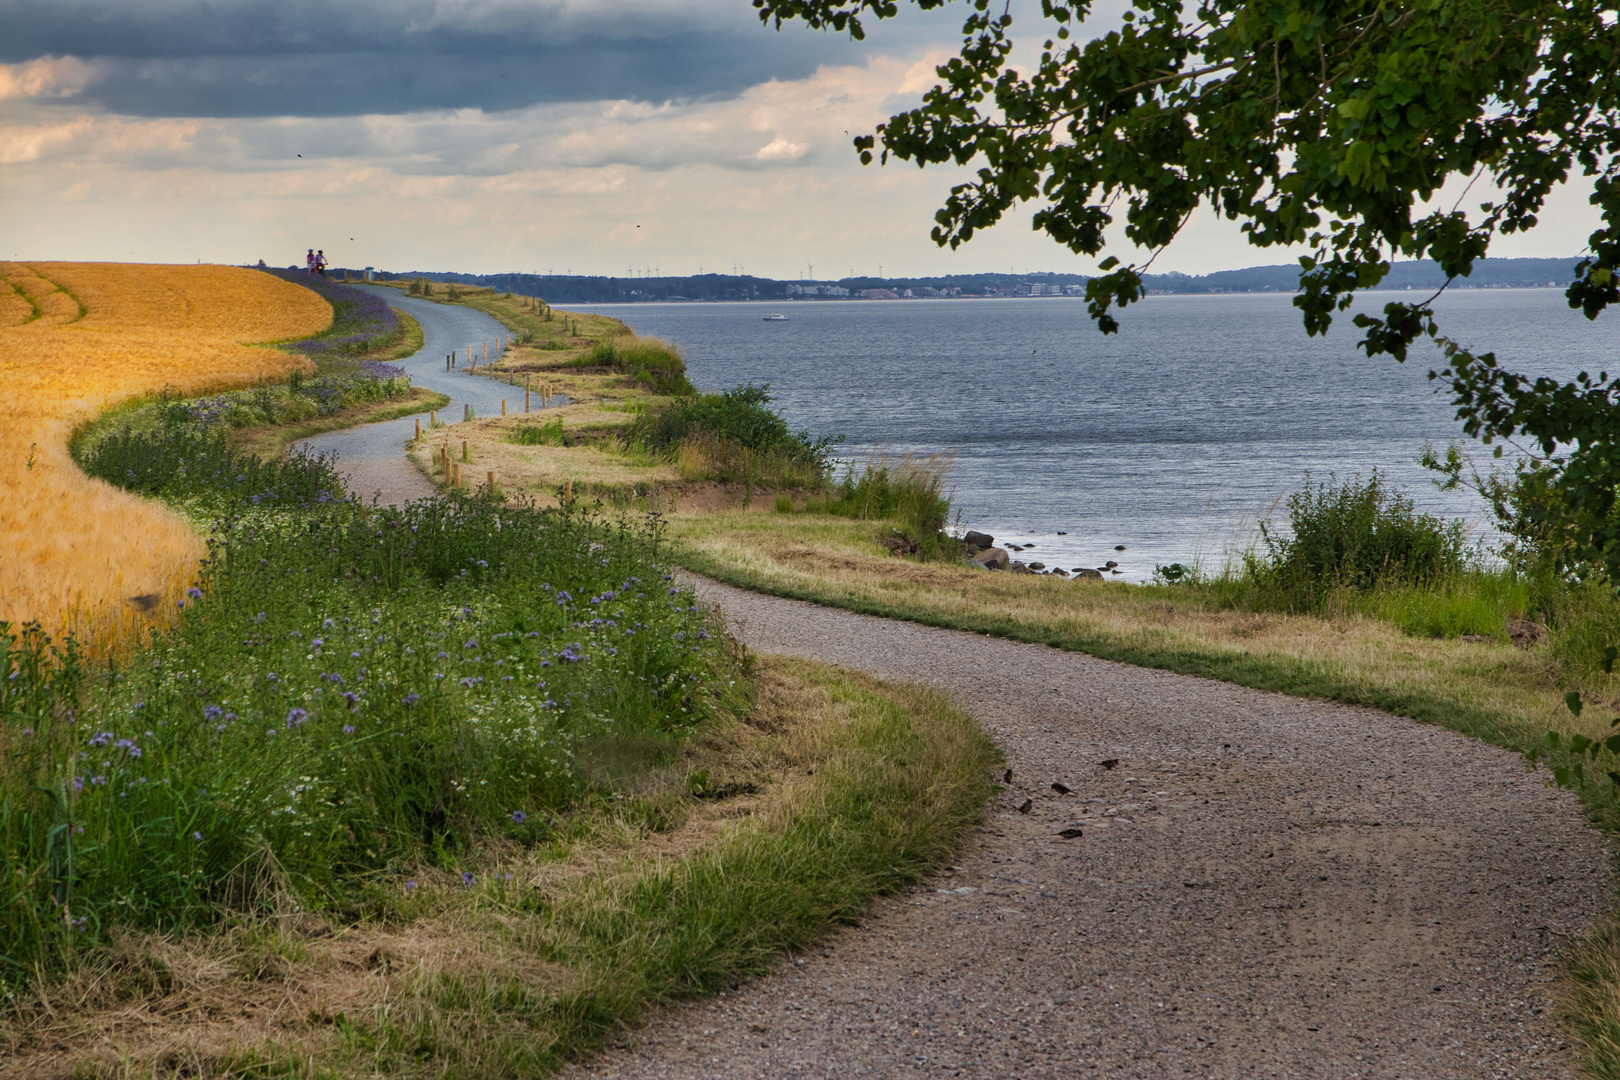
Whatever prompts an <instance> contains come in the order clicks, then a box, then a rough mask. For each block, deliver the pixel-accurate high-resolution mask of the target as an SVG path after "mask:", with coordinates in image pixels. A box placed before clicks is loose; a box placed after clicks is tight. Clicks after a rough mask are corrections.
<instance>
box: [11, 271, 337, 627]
mask: <svg viewBox="0 0 1620 1080" xmlns="http://www.w3.org/2000/svg"><path fill="white" fill-rule="evenodd" d="M331 321H332V309H331V306H330V305H329V304H327V302H326V301H325V300H323V299H321V298H320V297H319V296H317V295H315V293H313V292H311V291H309V290H307V289H302V288H299V287H298V286H296V285H293V284H289V283H288V282H285V281H282V280H280V279H278V278H275V277H272V276H270V275H269V274H261V273H259V272H257V271H254V270H246V269H239V268H234V267H221V266H141V265H129V264H111V263H30V264H27V265H23V264H20V263H12V262H0V388H3V393H0V622H10V623H12V624H13V625H14V626H15V625H19V624H21V623H24V622H28V621H35V622H38V623H40V624H41V625H42V626H44V627H45V628H46V629H47V630H50V631H51V632H53V633H61V632H63V631H66V630H72V631H73V632H75V633H76V634H77V635H78V636H79V637H80V639H81V640H83V641H84V642H85V643H86V644H87V645H89V646H90V647H91V648H92V649H93V650H94V651H97V652H100V651H103V650H105V649H108V648H112V647H116V646H117V645H118V644H119V643H120V642H122V641H125V640H128V639H129V638H130V637H131V636H132V635H139V634H140V633H141V632H142V631H143V630H144V628H145V627H146V626H148V625H150V620H151V619H152V618H153V617H154V616H157V617H161V615H162V613H164V612H167V611H173V610H174V608H175V602H176V600H177V599H178V597H179V594H180V592H181V591H182V590H184V589H185V588H186V587H187V585H188V584H189V583H190V581H191V578H192V575H193V574H194V573H195V570H196V566H197V560H198V558H199V557H200V556H201V554H202V543H201V541H200V540H199V539H198V537H197V535H196V534H195V532H193V530H192V529H191V528H190V527H188V526H187V525H186V523H185V522H184V521H182V520H181V519H179V518H178V517H176V516H175V515H174V514H172V513H170V512H169V511H168V510H166V509H164V508H163V507H162V506H160V505H158V504H156V503H152V502H149V501H147V500H144V499H140V498H137V497H136V496H133V495H130V494H128V493H126V492H123V491H120V490H119V489H117V488H115V487H112V486H111V485H109V484H106V483H103V482H101V481H99V480H92V479H90V478H89V477H87V476H85V475H84V474H83V473H82V472H80V471H79V469H78V467H77V466H75V465H74V463H73V460H72V458H71V456H70V455H69V453H68V443H69V440H70V439H71V438H72V436H73V433H74V432H75V431H76V430H77V429H79V428H80V427H82V426H83V425H84V424H86V423H88V422H89V421H91V420H92V419H94V418H95V417H96V416H97V415H98V414H99V413H101V412H103V411H104V410H106V409H108V408H111V407H113V406H115V405H117V404H119V403H120V402H123V401H127V400H129V399H131V398H136V397H141V396H144V395H148V394H152V393H154V392H157V391H159V390H162V389H164V388H165V387H167V388H170V389H173V390H175V391H178V392H179V393H181V394H185V395H194V394H202V393H208V392H211V391H214V390H219V389H225V388H229V387H236V386H244V385H251V384H252V383H254V382H256V381H258V380H261V379H266V378H270V379H282V378H285V377H286V376H287V375H288V374H290V373H291V371H292V370H293V369H294V368H297V367H305V368H306V369H308V367H309V361H307V360H305V359H302V358H299V357H295V356H292V355H290V354H288V353H284V352H281V351H279V350H276V349H269V348H256V347H252V343H255V342H271V341H284V340H287V339H290V338H296V337H302V336H307V335H309V334H312V333H318V332H320V331H321V330H323V329H325V328H326V327H327V326H329V325H330V324H331Z"/></svg>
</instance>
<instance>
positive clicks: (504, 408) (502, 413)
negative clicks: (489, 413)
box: [501, 398, 506, 416]
mask: <svg viewBox="0 0 1620 1080" xmlns="http://www.w3.org/2000/svg"><path fill="white" fill-rule="evenodd" d="M501 415H502V416H505V415H506V399H505V398H501Z"/></svg>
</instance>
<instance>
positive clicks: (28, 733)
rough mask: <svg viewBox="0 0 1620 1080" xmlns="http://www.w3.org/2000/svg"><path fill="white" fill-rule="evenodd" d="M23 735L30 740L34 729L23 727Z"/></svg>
mask: <svg viewBox="0 0 1620 1080" xmlns="http://www.w3.org/2000/svg"><path fill="white" fill-rule="evenodd" d="M23 734H24V735H26V736H28V737H30V738H32V737H33V734H34V729H33V728H31V727H25V728H23Z"/></svg>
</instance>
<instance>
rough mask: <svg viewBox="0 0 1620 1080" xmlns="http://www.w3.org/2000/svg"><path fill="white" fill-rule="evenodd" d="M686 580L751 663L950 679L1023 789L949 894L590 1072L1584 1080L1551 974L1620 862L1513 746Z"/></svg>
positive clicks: (720, 1002)
mask: <svg viewBox="0 0 1620 1080" xmlns="http://www.w3.org/2000/svg"><path fill="white" fill-rule="evenodd" d="M699 586H700V595H701V596H703V597H704V599H705V600H706V601H709V602H713V603H717V604H719V605H720V607H721V608H722V609H723V610H724V612H725V615H726V618H727V620H728V622H729V623H730V624H731V626H732V628H733V630H734V632H735V633H736V634H737V635H738V637H739V638H740V639H741V640H743V641H744V642H746V643H747V644H748V645H749V647H751V648H753V649H756V650H759V651H763V652H775V653H786V654H792V655H797V656H804V657H809V658H812V659H815V660H820V661H824V662H828V663H832V664H839V665H843V666H847V667H851V668H860V669H862V670H865V671H869V672H872V673H873V674H876V675H879V676H882V677H885V678H890V679H899V680H915V681H921V682H926V683H930V684H932V685H935V686H938V687H942V688H944V689H946V690H947V691H949V692H950V693H952V694H953V695H954V696H955V698H956V699H957V700H958V701H959V702H960V703H961V704H962V705H963V706H964V707H966V708H967V709H969V710H970V711H971V712H972V713H973V714H974V715H976V716H977V717H978V718H979V719H980V721H981V722H983V723H984V724H985V725H986V726H987V727H988V728H989V729H990V730H991V731H992V732H993V733H994V734H995V736H996V738H997V739H998V741H999V742H1000V744H1001V746H1002V747H1003V748H1004V750H1005V752H1006V755H1007V764H1008V765H1009V766H1010V767H1011V768H1012V770H1013V780H1012V783H1011V785H1009V786H1007V787H1006V789H1005V790H1004V792H1003V793H1002V794H1001V795H1000V796H999V797H998V798H997V799H996V801H995V803H994V805H993V806H992V807H991V809H990V812H989V814H988V816H987V818H986V822H985V824H984V826H983V827H982V828H981V829H980V830H978V832H977V834H976V835H975V836H974V837H972V839H971V840H970V842H969V844H968V846H967V849H966V850H964V851H963V852H962V854H961V856H960V858H959V859H958V861H957V863H956V865H955V866H954V867H953V868H952V869H951V870H950V871H948V872H947V873H946V874H945V875H943V876H942V877H941V878H940V879H938V880H936V881H934V882H931V883H930V884H929V885H928V886H927V887H925V888H919V889H916V890H913V891H911V892H909V893H907V894H905V895H902V896H899V897H895V898H891V899H889V900H885V901H882V902H880V903H879V904H878V905H876V906H875V907H874V909H873V910H872V912H871V913H870V916H869V917H868V918H867V919H866V920H865V921H864V922H863V924H862V925H861V926H859V927H855V928H849V929H846V930H841V931H839V932H837V933H835V934H833V935H832V936H831V937H830V938H829V939H828V940H827V941H826V942H825V943H824V944H823V945H822V946H820V947H818V948H817V949H815V950H813V951H812V952H811V953H809V954H807V955H804V956H800V957H796V958H791V959H789V960H787V961H784V963H783V964H781V965H780V967H779V970H778V972H777V973H775V974H774V975H772V976H771V977H770V978H766V979H761V980H758V981H757V982H754V983H752V984H750V985H747V986H743V987H741V988H739V989H736V990H734V991H733V992H731V993H729V994H722V995H720V996H719V997H717V998H715V999H711V1000H707V1001H701V1002H698V1003H695V1004H692V1005H688V1006H683V1007H679V1008H675V1009H671V1010H667V1011H665V1012H662V1013H660V1014H659V1015H657V1016H656V1017H654V1018H653V1019H652V1020H651V1021H650V1022H649V1023H648V1024H647V1025H646V1026H645V1027H644V1028H641V1029H639V1030H637V1031H635V1032H633V1033H631V1035H630V1036H629V1038H628V1039H627V1040H625V1042H624V1044H622V1045H621V1046H619V1047H618V1048H616V1049H613V1050H610V1051H609V1052H608V1053H606V1054H604V1055H603V1056H601V1057H598V1058H596V1059H593V1060H591V1061H589V1062H586V1063H584V1064H582V1065H580V1066H576V1067H575V1068H574V1069H572V1070H571V1071H570V1075H571V1076H574V1077H586V1076H589V1077H604V1078H605V1077H614V1078H626V1080H629V1078H641V1077H662V1078H673V1077H680V1078H686V1077H691V1078H698V1077H702V1078H711V1077H726V1078H731V1077H772V1078H786V1077H792V1078H799V1077H846V1076H898V1075H902V1074H903V1075H906V1076H961V1077H983V1078H986V1080H988V1078H997V1080H1004V1078H1009V1077H1077V1076H1107V1077H1172V1076H1175V1077H1179V1076H1197V1077H1221V1078H1225V1077H1236V1076H1243V1077H1250V1076H1254V1077H1341V1076H1374V1077H1388V1078H1391V1080H1395V1078H1399V1080H1412V1078H1416V1077H1422V1078H1440V1077H1536V1078H1548V1077H1563V1076H1570V1075H1572V1073H1571V1071H1570V1070H1571V1062H1572V1057H1573V1055H1572V1053H1571V1052H1570V1050H1569V1048H1568V1047H1566V1046H1565V1045H1564V1042H1563V1037H1562V1034H1561V1032H1560V1030H1559V1028H1558V1026H1557V1024H1556V1023H1555V1020H1554V1012H1555V1007H1554V1003H1553V1001H1552V1000H1551V998H1550V991H1551V989H1552V982H1553V979H1554V978H1555V976H1556V974H1557V972H1556V967H1555V965H1554V962H1553V954H1554V951H1555V950H1556V948H1557V947H1558V946H1559V945H1560V944H1561V943H1562V942H1563V941H1564V940H1567V939H1565V938H1563V937H1562V935H1567V934H1579V933H1581V932H1582V931H1584V930H1585V929H1587V928H1588V927H1589V926H1590V925H1591V923H1592V921H1593V920H1594V919H1595V918H1596V916H1597V915H1598V914H1599V913H1600V912H1602V911H1603V910H1605V909H1606V908H1607V907H1608V906H1609V903H1610V901H1611V880H1610V853H1609V850H1608V845H1607V842H1606V841H1605V839H1604V838H1603V837H1602V836H1601V835H1600V834H1598V833H1597V832H1596V831H1595V830H1593V829H1591V828H1590V827H1589V826H1588V825H1587V824H1586V822H1585V820H1584V818H1583V816H1582V814H1581V812H1580V809H1579V806H1578V804H1577V803H1576V801H1575V799H1574V798H1573V796H1572V795H1571V794H1569V793H1567V792H1561V791H1557V790H1554V789H1549V788H1548V787H1546V785H1545V774H1544V773H1540V774H1537V773H1530V772H1527V771H1526V769H1525V767H1524V763H1523V761H1522V760H1521V759H1520V758H1519V757H1518V756H1517V755H1514V754H1511V753H1509V752H1507V751H1504V750H1500V749H1497V748H1495V747H1492V746H1488V745H1486V744H1484V743H1480V742H1476V741H1474V740H1471V739H1468V738H1465V737H1463V736H1460V735H1456V734H1454V733H1451V732H1448V731H1444V730H1442V729H1439V728H1433V727H1426V726H1423V725H1420V724H1417V723H1415V722H1413V721H1410V720H1405V719H1401V718H1399V717H1395V716H1391V715H1389V714H1387V713H1381V712H1376V711H1373V710H1370V709H1364V708H1353V707H1350V706H1344V705H1336V704H1332V703H1327V702H1321V701H1312V700H1305V699H1300V698H1290V697H1285V696H1282V695H1278V694H1270V693H1262V692H1260V691H1255V690H1248V689H1244V688H1242V687H1237V686H1231V685H1227V684H1225V683H1219V682H1213V681H1210V680H1206V679H1199V678H1193V677H1189V676H1184V675H1175V674H1171V673H1167V672H1161V671H1154V670H1149V669H1144V668H1135V667H1130V666H1127V665H1123V664H1116V663H1112V662H1109V661H1104V660H1098V659H1096V658H1094V657H1090V656H1085V655H1082V654H1078V653H1065V652H1061V651H1059V650H1056V649H1051V648H1048V647H1045V646H1039V645H1025V644H1019V643H1015V642H1010V641H1004V640H1000V639H994V638H987V637H979V636H976V635H972V634H965V633H959V632H954V631H948V630H939V629H935V628H930V627H923V626H917V625H913V624H909V623H901V622H894V621H890V620H886V619H880V618H874V617H870V616H864V615H856V614H853V613H850V612H845V611H839V610H835V609H830V608H822V607H816V606H814V605H810V604H805V603H800V602H798V601H792V600H782V599H777V598H773V597H767V596H760V595H756V594H752V593H747V592H743V591H740V590H737V589H732V588H729V587H726V586H722V585H719V584H717V583H713V582H707V581H700V582H699ZM1115 759H1117V761H1118V764H1117V765H1115V766H1114V767H1113V768H1105V767H1103V766H1102V765H1101V764H1099V763H1100V762H1104V761H1110V760H1115ZM1054 782H1058V783H1062V784H1064V785H1066V786H1067V787H1069V788H1071V789H1073V790H1072V793H1071V794H1068V795H1060V794H1058V793H1057V792H1055V791H1053V789H1052V786H1051V785H1052V784H1053V783H1054ZM1026 799H1031V800H1033V806H1032V808H1031V809H1030V811H1029V812H1028V813H1027V814H1025V813H1020V812H1019V811H1018V807H1019V806H1020V804H1022V803H1023V802H1024V801H1025V800H1026ZM1071 827H1078V828H1080V829H1081V830H1082V831H1083V836H1081V837H1080V838H1078V839H1063V838H1061V837H1059V836H1058V833H1059V832H1060V831H1061V830H1063V829H1065V828H1071Z"/></svg>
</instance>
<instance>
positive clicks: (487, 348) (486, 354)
mask: <svg viewBox="0 0 1620 1080" xmlns="http://www.w3.org/2000/svg"><path fill="white" fill-rule="evenodd" d="M484 359H485V360H488V359H489V342H487V341H486V342H484Z"/></svg>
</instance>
